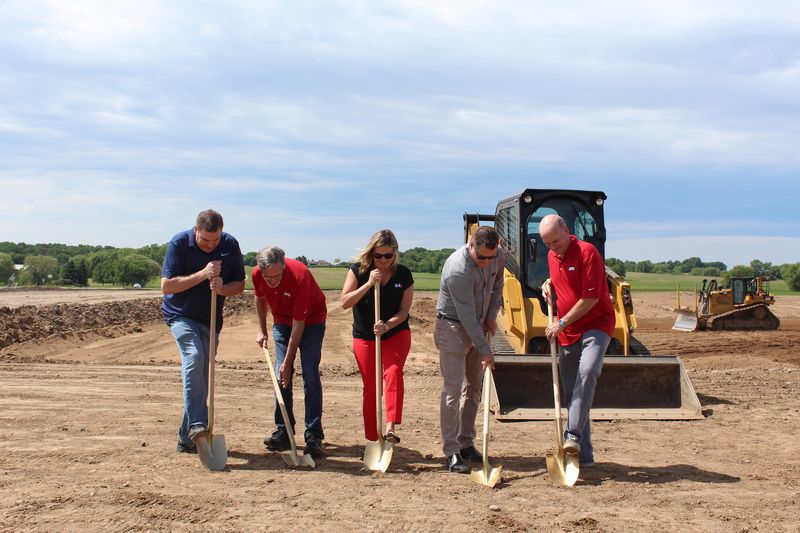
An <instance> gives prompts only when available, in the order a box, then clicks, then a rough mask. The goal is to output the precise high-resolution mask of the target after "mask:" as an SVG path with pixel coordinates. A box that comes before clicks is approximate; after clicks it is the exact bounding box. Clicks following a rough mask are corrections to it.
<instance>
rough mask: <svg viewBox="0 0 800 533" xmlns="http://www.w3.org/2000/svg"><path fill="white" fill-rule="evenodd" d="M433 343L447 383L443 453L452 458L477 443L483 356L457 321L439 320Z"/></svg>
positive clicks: (443, 402) (442, 412)
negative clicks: (476, 419)
mask: <svg viewBox="0 0 800 533" xmlns="http://www.w3.org/2000/svg"><path fill="white" fill-rule="evenodd" d="M433 341H434V342H435V343H436V347H437V348H438V349H439V368H440V369H441V372H442V378H443V380H444V383H443V386H442V398H441V403H440V407H439V409H440V410H439V421H440V424H441V428H442V451H443V452H444V454H445V456H446V457H449V456H451V455H453V454H455V453H459V452H460V451H461V450H462V449H463V448H467V447H469V446H473V445H474V443H475V418H476V417H477V416H478V408H479V407H480V403H481V384H482V381H483V368H482V366H481V356H480V354H479V353H478V352H477V351H476V350H475V349H474V348H473V347H472V341H471V340H470V338H469V336H468V335H467V333H466V332H465V331H464V328H462V327H461V324H459V323H458V322H453V321H450V320H447V319H444V318H438V319H436V327H435V329H434V332H433Z"/></svg>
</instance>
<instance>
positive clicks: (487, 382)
mask: <svg viewBox="0 0 800 533" xmlns="http://www.w3.org/2000/svg"><path fill="white" fill-rule="evenodd" d="M487 340H488V341H489V343H490V344H491V337H489V335H487ZM491 397H492V365H486V370H484V373H483V468H481V469H480V470H473V471H472V472H471V473H470V475H469V478H470V479H471V480H472V481H474V482H475V483H478V484H479V485H486V486H489V487H494V486H495V484H496V483H497V482H498V481H499V480H500V472H502V471H503V466H502V465H500V466H498V467H493V466H492V465H490V464H489V399H490V398H491Z"/></svg>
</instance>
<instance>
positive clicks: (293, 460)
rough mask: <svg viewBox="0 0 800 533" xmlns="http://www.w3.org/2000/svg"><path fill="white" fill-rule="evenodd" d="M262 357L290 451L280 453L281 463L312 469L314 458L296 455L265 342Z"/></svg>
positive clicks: (279, 389)
mask: <svg viewBox="0 0 800 533" xmlns="http://www.w3.org/2000/svg"><path fill="white" fill-rule="evenodd" d="M262 348H263V350H264V356H265V357H266V358H267V368H269V375H270V377H271V378H272V386H273V387H274V388H275V398H277V399H278V406H279V407H280V410H281V416H282V417H283V425H284V427H285V428H286V434H287V435H289V444H290V445H291V447H292V449H291V450H290V451H289V453H288V454H286V453H282V454H281V457H282V458H283V462H284V463H286V464H287V465H288V466H307V467H309V468H314V466H315V465H314V458H313V457H311V456H310V455H301V454H298V453H297V444H296V443H295V441H294V431H292V423H291V422H290V421H289V413H287V412H286V404H285V403H284V402H283V392H281V387H280V385H279V384H278V378H277V376H276V375H275V369H274V368H273V366H272V357H270V355H269V348H267V341H264V346H263V347H262Z"/></svg>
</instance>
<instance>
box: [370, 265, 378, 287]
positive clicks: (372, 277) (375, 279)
mask: <svg viewBox="0 0 800 533" xmlns="http://www.w3.org/2000/svg"><path fill="white" fill-rule="evenodd" d="M380 282H381V271H380V270H378V269H377V268H376V269H375V270H373V271H372V272H370V273H369V284H370V285H377V284H378V283H380Z"/></svg>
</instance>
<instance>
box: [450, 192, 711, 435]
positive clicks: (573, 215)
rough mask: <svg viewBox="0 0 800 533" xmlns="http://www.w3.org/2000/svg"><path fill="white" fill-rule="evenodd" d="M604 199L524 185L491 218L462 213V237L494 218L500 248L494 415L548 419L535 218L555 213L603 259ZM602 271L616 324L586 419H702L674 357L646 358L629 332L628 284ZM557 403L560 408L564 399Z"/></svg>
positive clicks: (542, 267) (543, 268)
mask: <svg viewBox="0 0 800 533" xmlns="http://www.w3.org/2000/svg"><path fill="white" fill-rule="evenodd" d="M605 200H606V195H605V194H604V193H602V192H592V191H573V190H549V189H527V190H525V191H523V192H522V193H520V194H518V195H515V196H511V197H509V198H506V199H505V200H502V201H500V202H499V203H498V204H497V208H496V210H495V214H494V215H489V214H468V213H465V214H464V239H465V242H466V241H467V240H468V239H469V237H470V236H471V235H472V233H473V232H474V231H475V230H476V229H477V227H478V226H479V225H480V224H481V222H493V223H494V227H495V229H497V231H498V233H499V234H500V236H501V238H502V239H503V246H504V248H505V249H506V266H505V286H504V288H503V307H502V309H501V311H500V313H499V315H498V318H497V325H498V334H497V335H495V337H494V339H493V343H492V344H493V351H494V354H495V371H494V380H495V387H493V389H494V390H495V391H496V392H495V397H494V399H493V404H494V406H493V408H494V411H495V416H496V417H497V418H498V419H499V420H548V419H552V418H553V416H554V413H553V395H552V390H551V388H552V377H551V368H550V356H549V355H548V352H549V343H548V341H547V338H546V337H545V334H544V330H545V327H546V326H547V320H548V319H547V303H546V302H545V300H544V298H543V296H542V290H541V287H542V283H543V282H544V281H545V280H546V279H548V278H549V269H548V265H547V253H548V249H547V247H546V246H545V245H544V243H543V242H542V238H541V236H540V235H539V222H540V221H541V219H542V218H543V217H544V216H545V215H548V214H552V213H555V214H558V215H560V216H561V217H562V218H563V219H564V220H565V221H566V222H567V225H568V226H569V229H570V233H572V234H573V235H575V236H577V237H578V238H579V239H581V240H584V241H586V242H589V243H591V244H593V245H594V246H595V247H596V248H597V250H598V251H599V252H600V254H601V255H602V256H603V257H605V240H606V230H605V224H604V216H603V206H604V204H605ZM606 275H607V278H608V285H609V290H610V292H611V301H612V303H613V305H614V309H615V312H616V329H615V331H614V337H613V338H612V340H611V344H610V345H609V348H608V351H607V353H606V356H605V362H604V364H603V371H602V374H601V376H600V378H599V380H598V382H597V389H596V392H595V397H594V403H593V404H592V412H591V416H592V418H593V419H595V420H610V419H623V418H633V419H665V420H682V419H699V418H703V415H702V413H701V407H700V402H699V400H698V398H697V395H696V394H695V392H694V388H693V387H692V384H691V382H690V381H689V377H688V376H687V374H686V370H685V368H684V366H683V363H682V362H681V360H680V358H679V357H677V356H673V355H658V356H655V355H651V354H650V353H649V352H648V350H647V349H646V348H645V347H644V346H643V345H642V344H641V343H640V342H638V341H637V340H636V339H635V338H634V337H633V332H634V331H635V329H636V316H635V314H634V312H633V299H632V298H631V291H630V285H629V284H628V283H626V282H625V281H624V279H623V278H622V277H620V276H618V275H617V274H615V273H614V272H613V271H612V270H611V269H609V268H606ZM557 306H558V301H557V300H556V308H557ZM566 396H567V394H565V395H564V397H566ZM565 399H566V398H564V400H565ZM562 407H566V402H565V401H563V400H562Z"/></svg>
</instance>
